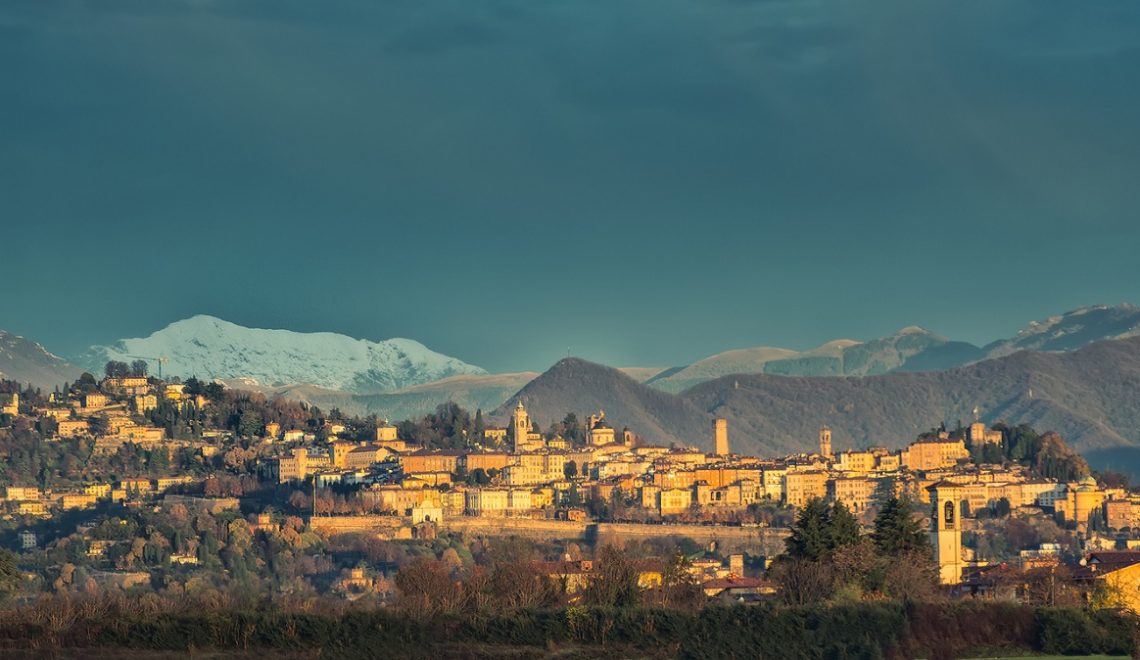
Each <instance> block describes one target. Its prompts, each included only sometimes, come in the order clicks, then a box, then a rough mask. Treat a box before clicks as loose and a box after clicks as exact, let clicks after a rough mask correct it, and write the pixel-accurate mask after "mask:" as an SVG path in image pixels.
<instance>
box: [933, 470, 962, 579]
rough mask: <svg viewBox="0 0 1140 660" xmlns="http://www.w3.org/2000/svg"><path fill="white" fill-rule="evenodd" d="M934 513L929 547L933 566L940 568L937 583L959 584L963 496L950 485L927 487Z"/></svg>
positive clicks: (960, 574) (947, 483) (959, 490)
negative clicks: (931, 550)
mask: <svg viewBox="0 0 1140 660" xmlns="http://www.w3.org/2000/svg"><path fill="white" fill-rule="evenodd" d="M927 490H928V491H930V502H931V505H932V507H933V511H932V513H931V517H930V545H932V546H933V547H934V563H936V564H938V581H939V582H941V583H942V584H958V583H960V582H961V581H962V569H963V568H964V567H965V565H966V562H964V561H963V560H962V505H961V500H962V492H961V490H962V489H961V487H960V486H958V485H957V484H954V483H951V482H949V481H940V482H938V483H936V484H933V485H931V486H928V487H927Z"/></svg>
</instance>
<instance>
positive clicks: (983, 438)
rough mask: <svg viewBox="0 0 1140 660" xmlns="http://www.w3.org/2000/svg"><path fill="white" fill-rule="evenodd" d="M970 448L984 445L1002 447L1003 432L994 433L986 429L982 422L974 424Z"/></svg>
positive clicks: (971, 427)
mask: <svg viewBox="0 0 1140 660" xmlns="http://www.w3.org/2000/svg"><path fill="white" fill-rule="evenodd" d="M969 433H970V435H969V437H970V446H972V447H980V446H982V445H1000V444H1001V440H1002V435H1001V431H993V430H990V429H987V428H986V425H985V424H983V423H982V422H974V423H973V424H971V425H970V432H969Z"/></svg>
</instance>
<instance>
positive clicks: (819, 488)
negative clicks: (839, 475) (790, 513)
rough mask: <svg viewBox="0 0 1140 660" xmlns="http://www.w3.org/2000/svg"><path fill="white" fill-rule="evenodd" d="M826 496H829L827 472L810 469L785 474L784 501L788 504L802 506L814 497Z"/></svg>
mask: <svg viewBox="0 0 1140 660" xmlns="http://www.w3.org/2000/svg"><path fill="white" fill-rule="evenodd" d="M824 497H827V473H826V472H823V471H817V470H810V471H804V472H788V473H787V474H786V475H784V501H785V502H786V503H787V504H788V506H794V507H801V506H803V505H805V504H807V503H808V501H810V500H812V499H815V498H821V499H822V498H824Z"/></svg>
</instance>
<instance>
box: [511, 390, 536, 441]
mask: <svg viewBox="0 0 1140 660" xmlns="http://www.w3.org/2000/svg"><path fill="white" fill-rule="evenodd" d="M531 428H532V426H531V423H530V415H528V414H527V412H526V408H524V407H523V402H522V399H519V403H518V405H517V406H515V411H514V413H512V414H511V441H512V446H511V448H512V449H513V450H514V452H515V453H516V454H517V453H519V452H520V451H521V450H522V447H523V446H524V445H525V444H526V442H527V437H528V436H529V435H530V430H531Z"/></svg>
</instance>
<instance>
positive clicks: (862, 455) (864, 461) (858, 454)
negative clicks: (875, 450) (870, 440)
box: [835, 451, 877, 473]
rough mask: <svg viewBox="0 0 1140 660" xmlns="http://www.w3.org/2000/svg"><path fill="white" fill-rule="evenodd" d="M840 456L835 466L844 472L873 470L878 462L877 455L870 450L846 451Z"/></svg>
mask: <svg viewBox="0 0 1140 660" xmlns="http://www.w3.org/2000/svg"><path fill="white" fill-rule="evenodd" d="M838 458H839V460H838V462H837V463H836V464H835V468H836V469H837V470H840V471H842V472H860V473H866V472H871V471H872V470H874V469H875V467H876V464H877V461H876V458H875V455H874V454H872V453H871V452H869V451H845V452H841V453H840V454H839V457H838Z"/></svg>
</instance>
